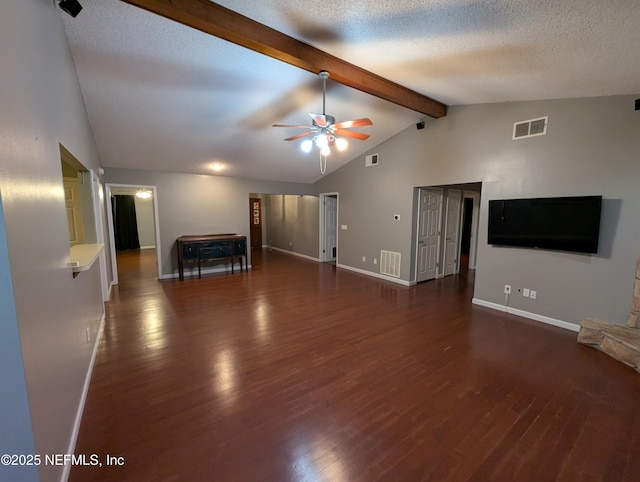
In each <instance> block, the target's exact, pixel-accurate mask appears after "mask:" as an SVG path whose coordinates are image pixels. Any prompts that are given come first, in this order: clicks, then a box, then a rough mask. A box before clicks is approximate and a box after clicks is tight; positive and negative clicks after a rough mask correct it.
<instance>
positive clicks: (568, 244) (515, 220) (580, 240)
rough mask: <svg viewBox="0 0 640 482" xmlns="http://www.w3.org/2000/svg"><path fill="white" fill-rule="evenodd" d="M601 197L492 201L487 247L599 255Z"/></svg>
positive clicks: (490, 204)
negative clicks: (489, 245) (510, 247)
mask: <svg viewBox="0 0 640 482" xmlns="http://www.w3.org/2000/svg"><path fill="white" fill-rule="evenodd" d="M601 208H602V196H573V197H549V198H531V199H496V200H490V201H489V230H488V232H489V235H488V243H489V244H493V245H498V246H517V247H524V248H540V249H550V250H559V251H571V252H577V253H597V252H598V239H599V236H600V212H601Z"/></svg>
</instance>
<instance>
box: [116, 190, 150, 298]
mask: <svg viewBox="0 0 640 482" xmlns="http://www.w3.org/2000/svg"><path fill="white" fill-rule="evenodd" d="M106 194H107V203H106V204H107V220H108V225H109V241H110V247H111V270H112V274H113V284H114V285H116V284H118V280H119V276H118V261H119V260H118V258H119V257H120V258H121V259H122V260H124V258H123V256H125V257H126V258H127V259H129V258H131V257H132V256H134V255H135V256H138V257H139V256H141V255H143V256H144V258H145V260H148V259H150V258H153V260H154V261H155V262H154V264H155V269H154V270H153V271H151V273H155V276H157V278H158V279H160V278H161V277H162V266H161V263H160V260H161V259H162V258H161V253H160V251H161V250H160V229H159V225H158V203H157V192H156V187H155V186H138V185H128V184H107V185H106ZM147 272H148V271H147Z"/></svg>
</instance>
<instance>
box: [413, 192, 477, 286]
mask: <svg viewBox="0 0 640 482" xmlns="http://www.w3.org/2000/svg"><path fill="white" fill-rule="evenodd" d="M481 188H482V184H481V183H470V184H459V185H445V186H430V187H421V188H417V190H418V196H417V197H418V205H417V209H416V211H415V212H416V215H415V216H414V219H415V222H416V233H417V236H416V239H415V246H414V249H415V260H416V266H415V273H416V282H418V283H420V282H422V281H428V280H431V279H435V278H442V277H444V276H449V275H452V274H457V273H459V272H461V271H466V270H468V269H475V267H476V252H477V244H478V239H477V233H478V218H479V215H480V193H481Z"/></svg>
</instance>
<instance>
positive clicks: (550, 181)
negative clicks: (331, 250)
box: [314, 96, 640, 324]
mask: <svg viewBox="0 0 640 482" xmlns="http://www.w3.org/2000/svg"><path fill="white" fill-rule="evenodd" d="M636 97H637V96H612V97H600V98H587V99H567V100H555V101H539V102H513V103H505V104H485V105H473V106H458V107H451V108H450V109H449V113H448V115H447V116H446V117H444V118H442V119H438V120H433V119H431V120H427V123H426V127H425V129H423V130H416V129H415V127H413V126H412V127H410V128H408V129H406V130H404V131H402V132H401V133H399V134H398V135H396V136H394V137H392V138H391V139H389V140H387V141H386V142H384V143H382V144H381V145H379V146H376V147H373V148H372V149H371V151H370V152H367V153H365V155H366V154H371V153H379V154H380V158H379V159H380V164H379V165H378V166H376V167H365V165H364V156H362V157H359V158H357V159H355V160H353V161H352V162H350V163H349V164H347V165H346V166H343V167H342V168H341V169H338V170H337V171H335V172H333V173H331V174H329V175H328V176H327V177H326V178H324V179H323V180H321V181H319V182H318V183H316V185H315V186H314V191H315V192H316V193H320V192H339V193H340V223H341V224H347V225H348V226H349V229H348V231H341V232H340V240H339V244H340V245H339V250H340V263H341V264H346V265H348V266H353V267H357V268H359V269H365V270H369V271H372V272H376V271H377V268H378V267H376V266H373V265H370V266H369V265H367V266H363V265H362V263H361V258H362V256H363V255H366V256H367V259H370V257H371V256H373V255H376V254H378V253H379V252H380V250H381V249H388V250H391V251H399V252H401V253H402V260H403V262H402V266H401V278H402V279H403V280H407V281H410V280H412V279H414V277H415V273H414V269H413V265H412V264H411V261H412V260H413V259H415V258H414V257H413V254H414V243H413V236H412V233H414V232H415V229H414V226H415V219H414V204H415V203H414V202H413V201H414V198H413V196H412V192H413V189H414V188H415V187H417V186H436V185H446V184H459V183H466V182H478V181H480V182H482V202H481V212H480V229H479V235H478V239H479V248H478V255H477V272H476V288H475V297H476V298H478V299H481V300H484V301H487V302H490V303H496V304H502V303H503V302H504V292H503V289H504V285H505V284H511V285H512V287H513V288H514V289H517V288H521V287H527V288H530V289H535V290H537V291H538V298H537V299H536V300H531V299H527V298H524V297H522V296H520V297H515V296H512V297H511V306H512V307H514V308H517V309H520V310H523V311H527V312H529V313H534V314H537V315H541V316H546V317H549V318H553V319H557V320H560V321H565V322H569V323H573V324H577V323H579V322H580V320H581V319H582V318H584V317H598V318H604V319H607V320H609V321H611V322H615V323H623V322H624V320H625V319H626V314H627V312H628V310H629V307H630V302H631V289H632V286H633V270H634V262H635V259H636V258H637V254H638V249H639V248H640V217H638V214H637V213H638V212H640V189H638V182H639V181H638V180H639V179H640V113H638V112H636V111H634V100H635V98H636ZM545 115H548V116H549V128H548V134H547V135H546V136H541V137H533V138H530V139H523V140H518V141H513V140H512V139H511V136H512V129H513V123H514V122H517V121H523V120H527V119H532V118H536V117H541V116H545ZM374 121H375V119H374ZM571 195H603V196H604V198H605V201H604V210H603V216H602V229H601V248H600V251H599V253H598V255H595V256H589V255H578V254H571V253H560V252H551V251H537V250H526V249H516V248H497V247H492V246H489V245H487V242H486V239H487V205H488V201H489V200H490V199H499V198H510V197H511V198H514V197H545V196H571ZM394 213H398V214H400V215H401V220H400V221H393V214H394Z"/></svg>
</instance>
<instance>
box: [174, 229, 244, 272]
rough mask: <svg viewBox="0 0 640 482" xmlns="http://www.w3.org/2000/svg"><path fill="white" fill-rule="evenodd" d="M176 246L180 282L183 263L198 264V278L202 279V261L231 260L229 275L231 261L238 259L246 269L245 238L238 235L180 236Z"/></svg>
mask: <svg viewBox="0 0 640 482" xmlns="http://www.w3.org/2000/svg"><path fill="white" fill-rule="evenodd" d="M176 242H177V244H178V270H179V272H180V280H184V265H185V263H198V278H201V277H202V261H212V260H216V259H231V273H233V272H234V270H233V261H234V259H235V258H236V257H238V258H240V271H242V260H243V259H244V265H245V268H247V237H246V236H241V235H239V234H202V235H195V236H180V237H179V238H178V239H177V241H176Z"/></svg>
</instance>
